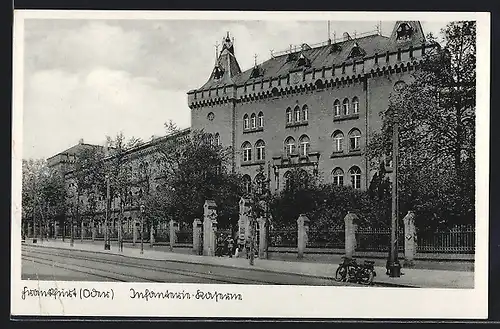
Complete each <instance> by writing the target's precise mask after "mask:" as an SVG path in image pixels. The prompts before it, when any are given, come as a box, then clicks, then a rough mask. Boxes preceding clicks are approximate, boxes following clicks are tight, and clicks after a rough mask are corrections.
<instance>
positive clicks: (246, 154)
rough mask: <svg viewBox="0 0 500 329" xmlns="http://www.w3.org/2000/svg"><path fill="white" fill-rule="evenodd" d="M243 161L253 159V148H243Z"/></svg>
mask: <svg viewBox="0 0 500 329" xmlns="http://www.w3.org/2000/svg"><path fill="white" fill-rule="evenodd" d="M243 161H244V162H248V161H252V149H244V150H243Z"/></svg>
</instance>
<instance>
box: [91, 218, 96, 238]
mask: <svg viewBox="0 0 500 329" xmlns="http://www.w3.org/2000/svg"><path fill="white" fill-rule="evenodd" d="M90 225H91V227H92V241H95V237H96V235H97V227H96V226H95V219H92V222H91V224H90Z"/></svg>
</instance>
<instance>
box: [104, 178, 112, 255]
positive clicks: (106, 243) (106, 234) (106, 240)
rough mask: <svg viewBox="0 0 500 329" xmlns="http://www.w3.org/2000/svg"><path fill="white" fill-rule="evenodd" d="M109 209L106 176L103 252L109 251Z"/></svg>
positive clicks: (109, 201)
mask: <svg viewBox="0 0 500 329" xmlns="http://www.w3.org/2000/svg"><path fill="white" fill-rule="evenodd" d="M110 207H111V200H110V188H109V176H108V175H106V216H105V217H104V250H111V244H110V243H109V232H108V223H109V216H110V213H109V212H110Z"/></svg>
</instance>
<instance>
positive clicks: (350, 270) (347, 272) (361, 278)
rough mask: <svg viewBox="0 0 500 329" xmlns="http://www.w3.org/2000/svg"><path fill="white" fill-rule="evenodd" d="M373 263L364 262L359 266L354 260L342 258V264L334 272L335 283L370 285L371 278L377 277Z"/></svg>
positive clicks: (371, 282)
mask: <svg viewBox="0 0 500 329" xmlns="http://www.w3.org/2000/svg"><path fill="white" fill-rule="evenodd" d="M374 263H375V262H374V261H370V260H365V261H364V263H363V264H359V263H358V262H357V261H356V259H354V258H349V257H342V263H341V264H339V267H338V268H337V271H335V281H338V282H354V283H360V284H363V285H371V284H373V278H374V277H375V276H376V275H377V274H376V273H375V269H374Z"/></svg>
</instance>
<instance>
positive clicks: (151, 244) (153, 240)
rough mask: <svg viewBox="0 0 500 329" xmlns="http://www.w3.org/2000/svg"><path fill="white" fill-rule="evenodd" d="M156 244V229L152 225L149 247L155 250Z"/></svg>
mask: <svg viewBox="0 0 500 329" xmlns="http://www.w3.org/2000/svg"><path fill="white" fill-rule="evenodd" d="M154 243H155V227H154V225H151V226H150V227H149V246H150V247H151V248H153V245H154Z"/></svg>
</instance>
